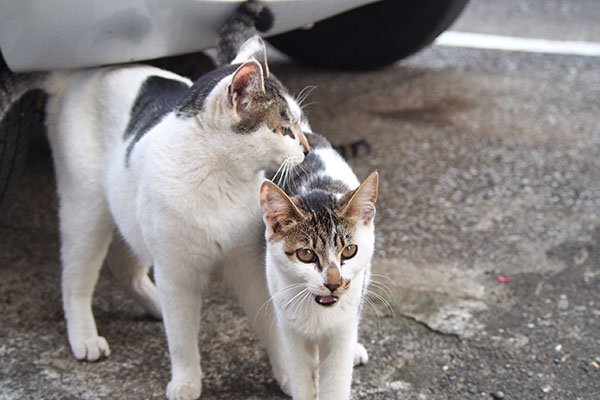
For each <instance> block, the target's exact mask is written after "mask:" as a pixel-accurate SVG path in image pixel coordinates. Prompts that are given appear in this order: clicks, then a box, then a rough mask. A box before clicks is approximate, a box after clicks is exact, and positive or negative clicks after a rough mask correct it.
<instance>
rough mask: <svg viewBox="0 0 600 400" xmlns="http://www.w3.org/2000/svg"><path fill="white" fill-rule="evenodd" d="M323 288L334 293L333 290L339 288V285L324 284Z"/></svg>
mask: <svg viewBox="0 0 600 400" xmlns="http://www.w3.org/2000/svg"><path fill="white" fill-rule="evenodd" d="M325 287H326V288H327V289H329V290H330V291H332V292H335V290H336V289H337V288H339V287H340V284H339V283H326V284H325Z"/></svg>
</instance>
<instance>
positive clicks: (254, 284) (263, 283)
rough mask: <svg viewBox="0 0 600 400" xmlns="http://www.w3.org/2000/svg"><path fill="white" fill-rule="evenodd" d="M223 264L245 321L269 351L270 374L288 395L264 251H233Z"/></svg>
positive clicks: (260, 249)
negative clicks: (242, 310) (271, 373)
mask: <svg viewBox="0 0 600 400" xmlns="http://www.w3.org/2000/svg"><path fill="white" fill-rule="evenodd" d="M235 253H236V255H235V257H233V256H232V258H231V259H230V260H229V262H228V263H227V264H226V265H225V266H224V271H223V272H224V273H223V277H224V278H225V281H226V282H227V284H228V285H229V286H230V287H231V288H232V289H233V291H234V293H235V295H236V297H237V299H238V302H239V304H240V305H241V306H242V308H243V309H244V312H245V314H246V316H247V318H248V322H249V323H250V325H251V326H252V328H253V329H254V331H255V332H256V335H257V336H258V339H259V340H260V342H261V344H262V345H263V346H264V347H265V349H266V350H267V353H268V354H269V361H270V363H271V368H272V369H273V375H274V377H275V379H276V380H277V382H278V383H279V387H280V388H281V390H282V391H283V392H284V393H286V394H287V395H289V396H291V388H290V381H289V375H288V373H287V370H286V366H285V358H284V353H283V345H282V341H281V337H280V334H279V328H278V326H277V321H276V319H275V308H274V307H273V303H272V299H271V297H270V295H269V291H268V289H267V277H266V275H265V266H264V250H262V247H261V246H256V247H252V246H249V248H248V251H246V252H244V251H241V250H240V251H239V252H235Z"/></svg>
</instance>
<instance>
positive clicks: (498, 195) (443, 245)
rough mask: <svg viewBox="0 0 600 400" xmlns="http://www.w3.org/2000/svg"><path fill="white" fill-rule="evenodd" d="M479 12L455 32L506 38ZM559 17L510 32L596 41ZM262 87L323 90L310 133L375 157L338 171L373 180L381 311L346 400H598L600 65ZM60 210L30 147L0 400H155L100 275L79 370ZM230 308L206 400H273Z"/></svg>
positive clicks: (126, 308) (322, 77) (376, 75)
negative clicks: (88, 353)
mask: <svg viewBox="0 0 600 400" xmlns="http://www.w3.org/2000/svg"><path fill="white" fill-rule="evenodd" d="M492 3H493V2H490V1H481V2H472V4H471V5H469V6H468V8H467V10H466V12H465V14H464V15H463V16H461V18H460V19H459V21H458V22H457V23H456V25H455V27H458V28H460V29H462V30H464V31H469V30H470V28H472V29H471V30H477V29H480V30H481V31H484V29H483V28H481V27H482V26H485V27H486V28H485V31H488V30H492V31H493V26H495V27H496V28H497V30H496V31H495V32H496V33H498V32H499V31H500V33H505V34H511V33H513V32H511V29H510V27H511V24H510V22H509V23H507V24H506V27H505V26H504V25H503V23H502V20H501V19H500V17H503V16H506V15H510V14H511V12H509V11H505V10H504V9H503V10H504V11H502V10H500V9H499V8H498V7H500V6H499V5H498V6H495V5H494V4H492ZM554 3H557V4H558V5H557V10H558V11H556V10H554V9H553V10H549V7H547V6H546V5H544V4H545V3H544V2H541V1H539V0H538V1H534V0H532V1H529V2H510V4H511V5H519V7H521V9H523V7H524V5H523V4H525V5H527V7H526V11H527V12H524V13H518V12H517V11H513V12H515V13H517V14H518V15H519V17H518V19H517V21H516V22H515V24H516V25H515V27H514V29H515V30H518V29H519V28H520V27H521V26H526V25H527V24H526V20H527V18H530V19H529V21H530V23H531V24H532V25H531V26H532V28H531V29H530V31H529V32H528V33H531V32H534V33H536V34H539V35H545V34H546V33H548V32H552V34H551V35H550V34H549V36H548V37H551V38H554V39H556V38H557V37H556V36H557V35H558V33H557V31H559V33H560V32H562V35H563V36H562V37H564V38H565V39H575V40H591V37H589V36H587V35H591V34H593V33H594V32H597V24H596V25H594V26H592V25H593V24H592V23H591V22H590V21H594V19H593V18H589V19H584V20H583V22H582V23H581V25H580V26H577V27H573V26H572V24H576V23H577V22H576V21H577V18H576V17H577V16H578V15H588V16H589V15H598V13H599V12H600V6H599V5H598V4H597V3H595V2H587V1H586V2H582V3H581V4H579V3H578V7H574V6H573V9H572V10H571V11H569V10H570V9H568V6H569V5H570V4H571V3H570V2H566V1H564V2H560V1H553V4H554ZM561 5H562V6H561ZM581 7H583V8H584V9H583V10H582V9H581ZM586 7H587V8H586ZM509 8H510V7H509ZM499 10H500V11H499ZM553 13H554V14H553ZM563 14H564V15H563ZM494 17H498V18H497V19H496V20H494ZM481 18H490V19H491V21H492V22H491V23H490V24H491V25H493V26H492V27H490V24H483V22H482V21H481ZM544 18H545V19H544ZM544 21H546V22H544ZM556 21H559V22H561V23H557V24H556V26H557V29H556V30H554V29H552V28H553V23H554V22H556ZM565 21H566V22H565ZM494 24H495V25H494ZM569 24H571V25H569ZM586 24H588V25H589V29H588V30H586V29H585V26H586ZM575 28H577V29H575ZM569 35H573V37H569ZM595 37H596V38H597V37H598V36H595ZM558 38H560V37H558ZM271 68H272V70H273V71H274V72H275V73H276V74H277V75H278V77H279V78H280V79H281V80H282V81H283V82H284V84H286V85H287V86H288V87H289V88H290V90H291V91H292V92H294V93H297V92H299V91H300V90H301V89H302V88H303V87H305V86H307V85H316V86H317V87H318V89H317V90H316V91H315V92H314V93H313V94H312V95H311V98H310V99H309V101H310V102H313V103H314V104H313V105H311V106H310V107H309V108H308V115H309V119H310V121H311V124H312V126H313V129H314V130H315V131H317V132H319V133H322V134H325V135H326V136H327V137H328V138H329V139H330V140H331V141H332V142H334V143H336V142H337V143H341V142H345V141H349V140H354V139H360V138H366V139H368V140H369V141H370V143H371V146H372V152H371V154H370V155H363V156H359V157H357V158H355V159H352V160H350V162H351V164H352V166H353V168H354V169H355V171H356V173H357V175H358V176H359V178H361V179H362V178H364V177H366V176H367V175H368V173H369V172H371V171H372V170H374V169H377V170H378V171H379V173H380V185H381V186H380V198H379V200H378V209H377V220H376V223H377V243H376V252H375V256H374V261H373V272H374V274H375V275H374V280H376V281H377V284H376V285H375V286H374V287H373V290H374V291H375V292H376V293H378V294H377V295H374V296H372V297H371V299H372V303H373V304H372V305H367V306H366V307H365V312H364V318H363V322H362V325H361V329H360V338H361V341H362V343H364V344H365V346H366V348H367V350H368V351H369V355H370V361H369V363H368V364H367V365H365V366H361V367H358V368H356V369H355V374H354V383H353V398H355V399H480V398H490V399H502V398H504V399H586V400H588V399H589V400H596V399H598V398H600V329H599V328H600V325H599V321H600V290H599V289H600V179H599V178H600V173H599V168H600V161H599V160H600V159H599V158H598V154H600V128H599V127H600V101H599V99H600V63H599V62H598V59H597V58H586V57H575V56H565V55H562V56H556V55H544V54H525V53H514V52H500V51H493V50H476V49H460V48H445V47H439V46H432V47H430V48H428V49H426V50H424V51H422V52H421V53H419V54H417V55H416V56H413V57H411V58H409V59H407V60H404V61H403V62H401V63H399V64H397V65H395V66H393V67H389V68H386V69H383V70H379V71H373V72H364V73H350V72H331V71H317V70H310V69H307V68H304V67H301V66H298V65H294V64H293V63H291V62H289V61H286V60H285V59H282V58H276V59H275V61H273V62H272V65H271ZM56 208H57V204H56V194H55V188H54V178H53V171H52V162H51V159H50V155H49V150H48V148H47V144H46V143H45V140H44V138H43V136H39V137H37V138H36V139H35V141H34V144H33V148H32V149H31V152H30V156H29V161H28V164H27V167H26V170H25V172H24V176H23V178H22V180H21V182H20V183H19V186H18V187H17V189H16V191H15V193H14V195H13V200H12V203H11V204H10V206H9V207H8V208H7V209H5V210H3V212H2V213H1V214H0V237H1V238H2V240H0V356H1V357H0V399H2V400H8V399H32V398H43V399H112V398H120V399H140V398H144V399H150V398H157V399H159V398H164V389H165V387H166V384H167V382H168V380H169V362H168V354H167V345H166V340H165V337H164V331H163V327H162V324H161V323H160V322H157V321H153V320H151V319H149V318H148V317H147V316H145V315H144V313H143V312H142V310H141V308H139V307H138V306H137V305H136V304H135V303H133V301H132V300H131V299H129V298H128V297H126V295H125V294H124V293H123V292H122V291H121V290H120V289H119V288H118V287H114V286H113V285H112V282H111V277H110V275H109V274H108V273H106V272H103V274H102V276H101V278H100V282H99V284H98V286H97V289H96V295H95V301H94V310H95V315H96V318H97V324H98V328H99V331H100V333H101V334H102V335H104V336H105V337H106V338H107V340H108V341H109V343H110V345H111V350H112V354H111V356H110V357H109V358H108V359H106V360H103V361H101V362H98V363H82V362H78V361H76V360H75V359H74V358H73V357H72V355H71V353H70V350H69V348H68V343H67V339H66V329H65V324H64V321H63V314H62V307H61V302H60V299H61V296H60V264H59V242H58V236H57V219H56ZM223 291H224V289H223V288H222V287H221V286H219V285H215V287H214V288H213V289H212V291H211V293H210V294H209V296H208V297H207V298H206V300H205V305H204V308H203V312H202V321H203V327H204V328H203V331H202V333H201V335H200V338H199V340H200V343H201V349H202V367H203V372H204V379H203V395H202V398H203V399H284V398H286V397H285V396H284V395H283V394H282V393H281V392H280V391H279V389H278V388H277V385H276V384H275V382H274V381H273V378H272V377H271V373H270V368H269V365H268V360H267V358H266V354H265V352H264V351H263V350H262V348H261V347H260V346H259V345H258V342H257V341H256V339H255V338H254V336H253V334H252V332H251V331H250V330H249V328H248V324H247V322H246V320H245V317H244V316H243V314H242V312H241V310H240V308H239V307H238V306H237V305H236V304H235V302H234V301H231V300H230V299H229V298H228V296H224V295H223ZM382 299H383V300H382Z"/></svg>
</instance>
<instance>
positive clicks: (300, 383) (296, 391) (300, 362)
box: [280, 326, 325, 400]
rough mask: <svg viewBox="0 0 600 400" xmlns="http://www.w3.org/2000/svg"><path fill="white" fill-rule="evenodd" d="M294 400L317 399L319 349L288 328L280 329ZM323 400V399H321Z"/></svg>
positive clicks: (313, 342) (314, 343) (311, 341)
mask: <svg viewBox="0 0 600 400" xmlns="http://www.w3.org/2000/svg"><path fill="white" fill-rule="evenodd" d="M280 332H281V336H282V339H283V347H284V350H285V361H286V366H287V369H288V374H289V378H290V384H291V385H290V386H291V389H292V398H293V399H294V400H316V399H319V397H318V394H319V348H318V345H317V343H316V342H315V341H313V340H309V339H306V338H304V337H302V336H301V335H298V334H296V333H294V332H293V331H292V329H290V328H289V327H285V326H283V327H280ZM323 399H325V398H323Z"/></svg>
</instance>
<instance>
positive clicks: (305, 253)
mask: <svg viewBox="0 0 600 400" xmlns="http://www.w3.org/2000/svg"><path fill="white" fill-rule="evenodd" d="M296 257H298V260H300V261H302V262H303V263H313V262H315V261H317V255H316V254H315V252H314V251H312V250H311V249H298V250H296Z"/></svg>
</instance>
